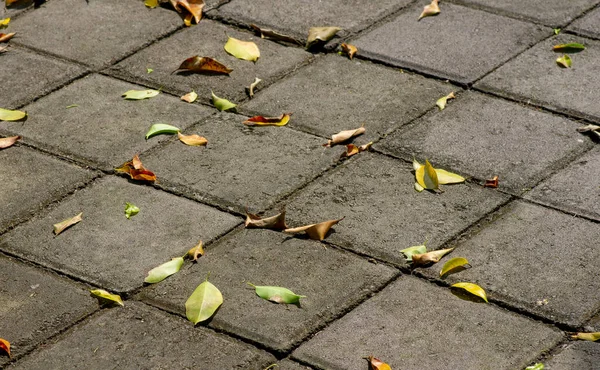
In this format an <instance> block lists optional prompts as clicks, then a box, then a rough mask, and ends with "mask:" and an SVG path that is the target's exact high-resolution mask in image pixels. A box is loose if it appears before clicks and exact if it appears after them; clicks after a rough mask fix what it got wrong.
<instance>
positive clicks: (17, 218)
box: [0, 123, 96, 233]
mask: <svg viewBox="0 0 600 370" xmlns="http://www.w3.org/2000/svg"><path fill="white" fill-rule="evenodd" d="M0 125H1V123H0ZM0 174H2V176H0V189H2V191H1V192H0V204H2V212H0V233H2V232H4V231H5V230H6V229H8V228H9V227H11V226H12V225H16V224H17V223H19V222H22V221H24V220H26V219H27V218H29V217H31V216H32V215H33V214H34V213H35V212H37V211H39V210H40V209H42V207H44V206H46V205H48V204H50V203H51V202H53V201H56V200H57V199H60V198H61V197H63V196H65V195H67V194H68V193H70V192H72V191H73V190H75V189H77V188H80V187H83V186H85V184H86V183H87V182H89V181H90V180H91V179H92V178H93V177H94V176H96V174H95V173H94V172H91V171H86V170H84V169H81V168H79V167H76V166H73V165H71V164H68V163H67V162H63V161H60V160H58V159H55V158H52V157H50V156H48V155H44V154H41V153H39V152H37V151H34V150H31V149H28V148H25V147H22V146H13V147H10V148H8V149H3V150H0Z"/></svg>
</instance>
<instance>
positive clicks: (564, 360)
mask: <svg viewBox="0 0 600 370" xmlns="http://www.w3.org/2000/svg"><path fill="white" fill-rule="evenodd" d="M599 358H600V346H599V345H598V343H592V342H575V343H571V344H569V346H568V347H567V348H565V349H564V350H562V352H560V353H559V354H557V355H556V356H554V357H553V358H552V359H550V360H549V361H547V362H546V363H545V364H544V365H545V367H544V369H548V370H573V369H582V370H583V369H590V370H594V369H597V368H598V359H599Z"/></svg>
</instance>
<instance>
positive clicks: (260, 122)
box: [242, 113, 292, 126]
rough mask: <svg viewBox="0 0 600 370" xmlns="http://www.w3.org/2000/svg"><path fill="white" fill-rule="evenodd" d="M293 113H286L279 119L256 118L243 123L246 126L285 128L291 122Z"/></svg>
mask: <svg viewBox="0 0 600 370" xmlns="http://www.w3.org/2000/svg"><path fill="white" fill-rule="evenodd" d="M291 115H292V114H291V113H284V114H282V115H281V116H279V117H263V116H254V117H251V118H248V119H247V120H246V121H244V122H242V123H243V124H244V125H246V126H285V125H287V123H288V122H289V121H290V116H291Z"/></svg>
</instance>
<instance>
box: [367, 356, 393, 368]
mask: <svg viewBox="0 0 600 370" xmlns="http://www.w3.org/2000/svg"><path fill="white" fill-rule="evenodd" d="M367 361H369V365H370V366H369V367H370V368H371V370H392V368H391V367H390V365H388V364H386V363H385V362H383V361H381V360H380V359H378V358H375V357H373V356H369V357H367Z"/></svg>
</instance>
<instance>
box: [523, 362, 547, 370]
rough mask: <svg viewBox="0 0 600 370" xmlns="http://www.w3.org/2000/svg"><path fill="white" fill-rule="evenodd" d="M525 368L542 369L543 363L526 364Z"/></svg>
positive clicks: (529, 369)
mask: <svg viewBox="0 0 600 370" xmlns="http://www.w3.org/2000/svg"><path fill="white" fill-rule="evenodd" d="M525 370H544V364H542V363H541V362H538V363H535V364H533V365H531V366H527V367H526V368H525Z"/></svg>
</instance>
